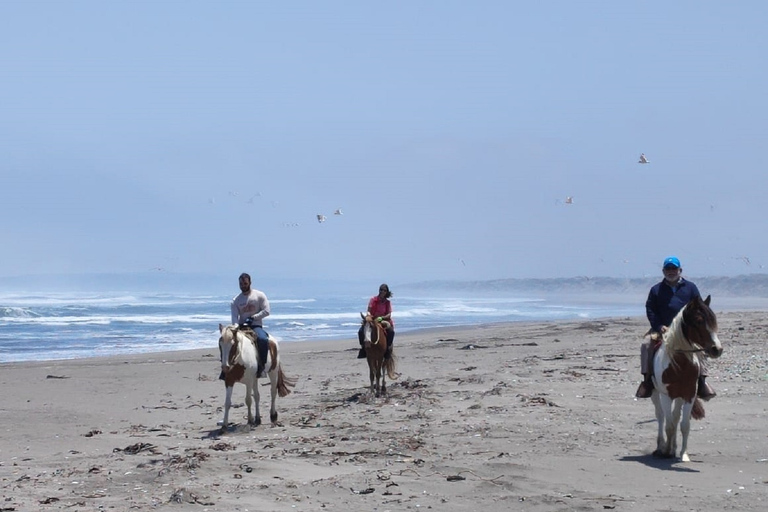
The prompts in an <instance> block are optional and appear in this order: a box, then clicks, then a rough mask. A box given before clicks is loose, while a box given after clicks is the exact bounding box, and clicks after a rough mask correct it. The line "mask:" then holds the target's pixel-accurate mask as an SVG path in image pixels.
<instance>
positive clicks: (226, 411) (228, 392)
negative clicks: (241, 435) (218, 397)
mask: <svg viewBox="0 0 768 512" xmlns="http://www.w3.org/2000/svg"><path fill="white" fill-rule="evenodd" d="M231 406H232V387H231V386H230V387H228V388H226V394H225V397H224V419H223V420H221V433H222V434H224V433H225V432H226V431H227V425H229V408H230V407H231Z"/></svg>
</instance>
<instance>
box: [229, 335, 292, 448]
mask: <svg viewBox="0 0 768 512" xmlns="http://www.w3.org/2000/svg"><path fill="white" fill-rule="evenodd" d="M219 332H220V333H221V337H220V338H219V350H220V352H221V369H222V371H223V372H224V385H225V386H226V390H227V391H226V398H225V400H224V419H223V420H222V422H221V433H222V434H223V433H225V432H226V431H227V426H228V425H229V408H230V407H231V405H232V389H233V388H234V386H235V383H236V382H242V383H243V384H245V405H247V406H248V425H252V426H256V425H261V415H260V414H259V388H258V379H257V378H256V372H257V367H258V363H259V358H258V354H257V352H256V342H255V341H254V340H252V339H251V338H250V337H249V336H247V335H246V333H245V331H243V330H242V329H240V328H239V327H238V326H237V325H228V326H224V325H221V324H219ZM264 369H265V371H266V372H267V375H268V376H269V382H270V391H271V393H272V402H271V406H270V409H269V419H270V420H271V421H272V423H275V422H277V409H276V408H275V399H276V398H277V395H280V396H281V397H283V396H286V395H288V394H290V392H291V388H292V387H293V386H295V385H296V379H295V378H289V377H286V376H285V374H284V373H283V367H282V365H281V364H280V348H279V345H278V343H277V340H275V339H274V338H272V337H271V336H270V337H269V354H268V356H267V361H266V362H265V364H264ZM252 396H253V400H254V401H255V403H256V415H255V416H254V415H253V414H252V413H251V397H252Z"/></svg>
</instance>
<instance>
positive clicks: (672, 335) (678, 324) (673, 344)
mask: <svg viewBox="0 0 768 512" xmlns="http://www.w3.org/2000/svg"><path fill="white" fill-rule="evenodd" d="M686 309H688V304H686V305H685V306H683V309H681V310H680V311H679V312H678V313H677V314H676V315H675V318H673V319H672V325H670V326H669V329H667V332H665V333H664V335H663V337H664V349H665V350H666V351H667V354H668V355H669V358H670V360H672V361H674V359H675V358H674V353H675V352H677V351H679V350H685V349H689V348H690V347H691V343H690V342H689V341H688V340H687V339H686V338H685V336H684V335H683V314H684V313H685V310H686Z"/></svg>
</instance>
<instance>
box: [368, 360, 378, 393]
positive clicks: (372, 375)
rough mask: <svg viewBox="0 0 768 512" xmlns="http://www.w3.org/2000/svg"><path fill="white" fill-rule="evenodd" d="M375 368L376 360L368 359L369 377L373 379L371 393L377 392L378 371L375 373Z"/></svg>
mask: <svg viewBox="0 0 768 512" xmlns="http://www.w3.org/2000/svg"><path fill="white" fill-rule="evenodd" d="M375 368H376V362H375V361H373V360H372V359H368V377H369V378H370V379H371V395H375V394H376V385H375V383H376V373H374V370H375Z"/></svg>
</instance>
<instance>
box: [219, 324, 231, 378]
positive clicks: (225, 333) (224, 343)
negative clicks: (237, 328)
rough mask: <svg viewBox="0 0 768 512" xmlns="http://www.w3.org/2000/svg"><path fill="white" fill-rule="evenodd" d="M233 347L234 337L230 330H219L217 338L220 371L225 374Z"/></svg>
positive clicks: (226, 328)
mask: <svg viewBox="0 0 768 512" xmlns="http://www.w3.org/2000/svg"><path fill="white" fill-rule="evenodd" d="M233 346H234V336H233V335H232V329H230V328H229V327H225V328H224V329H222V330H221V337H220V338H219V348H220V349H221V369H222V370H223V371H224V372H225V373H226V372H227V371H229V354H230V352H231V351H232V347H233Z"/></svg>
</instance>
